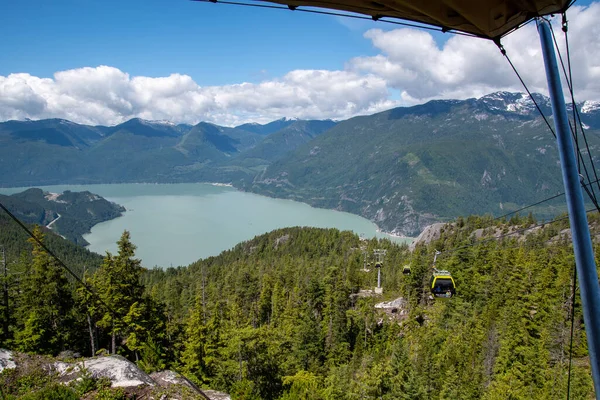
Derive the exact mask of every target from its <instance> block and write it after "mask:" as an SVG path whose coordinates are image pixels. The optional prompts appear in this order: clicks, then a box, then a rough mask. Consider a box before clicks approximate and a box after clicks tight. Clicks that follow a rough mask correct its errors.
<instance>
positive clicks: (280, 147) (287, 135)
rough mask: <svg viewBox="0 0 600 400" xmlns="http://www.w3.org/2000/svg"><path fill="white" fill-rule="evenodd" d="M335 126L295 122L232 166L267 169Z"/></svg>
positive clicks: (316, 122) (311, 122) (331, 124)
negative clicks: (274, 162)
mask: <svg viewBox="0 0 600 400" xmlns="http://www.w3.org/2000/svg"><path fill="white" fill-rule="evenodd" d="M335 124H336V123H335V122H333V121H331V120H327V121H317V120H311V121H294V122H292V123H290V124H289V125H287V126H286V127H284V128H283V129H281V130H279V131H277V132H275V133H272V134H271V135H269V136H268V137H267V138H265V139H264V140H263V141H262V142H260V143H259V144H258V145H256V146H255V147H253V148H251V149H249V150H247V151H245V152H244V153H242V154H240V155H239V156H238V157H236V158H235V160H232V161H231V162H230V164H237V165H243V166H262V167H266V166H267V165H269V164H271V163H272V162H273V161H276V160H279V159H281V158H283V157H285V156H286V155H287V154H288V153H290V152H292V151H294V150H295V149H296V148H298V147H299V146H301V145H302V144H304V143H308V142H310V141H311V140H312V139H314V138H315V137H317V136H319V135H320V134H322V133H323V132H325V131H327V130H328V129H331V128H332V127H334V126H335Z"/></svg>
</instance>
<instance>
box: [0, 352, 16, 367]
mask: <svg viewBox="0 0 600 400" xmlns="http://www.w3.org/2000/svg"><path fill="white" fill-rule="evenodd" d="M16 366H17V365H16V364H15V362H14V360H13V355H12V352H11V351H8V350H4V349H0V372H2V371H4V370H5V369H12V368H16Z"/></svg>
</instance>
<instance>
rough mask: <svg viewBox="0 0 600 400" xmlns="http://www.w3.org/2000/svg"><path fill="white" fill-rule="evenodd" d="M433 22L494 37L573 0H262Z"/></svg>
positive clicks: (558, 11) (380, 16)
mask: <svg viewBox="0 0 600 400" xmlns="http://www.w3.org/2000/svg"><path fill="white" fill-rule="evenodd" d="M263 1H267V2H271V3H279V4H284V5H287V6H289V7H290V8H292V9H293V8H295V7H301V6H309V7H320V8H329V9H335V10H341V11H348V12H353V13H358V14H364V15H369V16H371V17H373V18H374V19H379V18H386V17H387V18H392V19H402V20H408V21H413V22H419V23H423V24H427V25H434V26H438V27H441V28H443V29H448V30H457V31H461V32H466V33H470V34H473V35H476V36H480V37H484V38H488V39H497V38H500V37H502V36H504V35H505V34H507V33H508V32H510V31H512V30H513V29H515V28H517V27H518V26H519V25H521V24H523V23H525V22H527V21H528V20H530V19H532V18H535V17H537V16H542V15H547V14H553V13H560V12H562V11H565V10H566V9H567V8H568V7H569V6H570V5H571V4H572V3H573V0H421V1H419V0H377V1H370V0H263Z"/></svg>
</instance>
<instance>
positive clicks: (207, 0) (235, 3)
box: [191, 0, 529, 38]
mask: <svg viewBox="0 0 600 400" xmlns="http://www.w3.org/2000/svg"><path fill="white" fill-rule="evenodd" d="M191 1H195V2H199V3H215V4H228V5H233V6H243V7H257V8H270V9H275V10H291V11H300V12H305V13H309V14H321V15H331V16H334V17H344V18H353V19H362V20H368V21H376V22H385V23H387V24H392V25H400V26H406V27H409V28H417V29H425V30H429V31H434V32H442V33H451V34H453V35H460V36H467V37H473V38H480V36H477V35H474V34H471V33H466V32H461V31H455V30H452V29H450V28H435V27H433V26H427V25H419V24H416V23H414V24H413V23H409V22H400V21H390V20H388V19H381V18H384V17H377V16H373V17H367V16H363V15H353V14H347V13H340V12H333V11H321V10H313V9H307V8H298V6H283V5H281V6H276V5H271V4H261V3H247V2H243V1H229V0H191ZM321 4H327V2H321ZM528 22H529V21H528Z"/></svg>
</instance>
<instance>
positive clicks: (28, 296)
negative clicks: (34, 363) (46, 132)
mask: <svg viewBox="0 0 600 400" xmlns="http://www.w3.org/2000/svg"><path fill="white" fill-rule="evenodd" d="M33 234H34V236H35V237H36V238H37V239H38V240H40V241H43V240H44V234H43V232H42V230H41V229H40V228H39V226H36V227H35V228H34V230H33ZM28 241H29V243H31V245H32V252H31V254H32V264H31V267H30V272H29V274H27V277H26V278H25V281H24V282H23V285H22V288H23V292H22V295H21V299H20V307H19V316H20V320H21V324H22V329H19V330H18V331H17V333H16V335H15V342H16V345H17V348H18V349H19V350H21V351H29V352H36V353H43V354H56V353H58V352H59V351H61V350H64V349H65V348H66V347H67V346H69V345H70V344H71V343H70V341H71V340H72V333H73V328H74V327H73V321H74V318H73V307H74V300H73V294H72V292H71V289H70V287H69V282H68V281H67V278H66V277H65V275H64V272H63V270H62V269H61V267H60V266H59V265H57V263H56V262H55V261H54V260H53V259H52V258H51V257H50V256H49V255H48V254H47V253H46V251H45V250H44V249H43V247H42V246H41V245H40V244H39V243H38V242H37V241H36V240H34V239H28Z"/></svg>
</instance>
